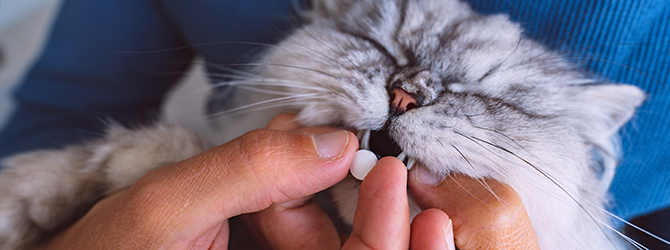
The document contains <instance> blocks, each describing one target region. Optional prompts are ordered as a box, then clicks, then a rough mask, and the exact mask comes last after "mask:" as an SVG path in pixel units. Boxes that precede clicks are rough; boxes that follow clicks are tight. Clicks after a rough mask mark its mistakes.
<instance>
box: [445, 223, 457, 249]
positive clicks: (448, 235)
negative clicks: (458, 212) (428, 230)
mask: <svg viewBox="0 0 670 250" xmlns="http://www.w3.org/2000/svg"><path fill="white" fill-rule="evenodd" d="M444 239H445V240H446V241H447V248H448V249H449V250H456V244H454V226H453V224H452V223H451V219H449V223H448V224H447V227H446V228H445V229H444Z"/></svg>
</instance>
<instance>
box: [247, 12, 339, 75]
mask: <svg viewBox="0 0 670 250" xmlns="http://www.w3.org/2000/svg"><path fill="white" fill-rule="evenodd" d="M252 2H253V3H254V5H256V8H257V9H258V11H260V12H261V14H262V15H263V17H265V20H267V21H268V22H269V23H270V25H272V27H274V28H275V29H276V30H277V31H278V32H279V33H280V34H282V35H283V36H284V38H286V40H289V41H291V42H293V43H295V44H297V45H300V46H301V47H303V48H305V49H307V50H309V51H311V52H313V53H316V54H318V55H321V56H323V57H324V58H327V59H329V60H331V61H333V62H336V61H335V59H333V58H330V57H329V56H327V55H325V54H323V53H321V52H319V51H317V50H315V49H312V48H310V47H308V46H306V45H304V44H301V43H299V42H297V41H296V40H294V39H293V38H292V37H291V36H289V35H287V34H286V33H284V31H282V30H281V29H280V28H279V27H277V26H276V25H275V24H274V23H273V22H272V21H271V20H270V18H269V17H268V16H267V15H266V14H265V12H264V11H263V10H262V9H261V7H260V6H258V3H256V1H254V0H252Z"/></svg>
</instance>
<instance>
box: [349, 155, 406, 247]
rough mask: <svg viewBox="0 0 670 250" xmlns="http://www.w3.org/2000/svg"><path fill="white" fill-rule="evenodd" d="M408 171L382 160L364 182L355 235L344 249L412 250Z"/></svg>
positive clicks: (391, 159)
mask: <svg viewBox="0 0 670 250" xmlns="http://www.w3.org/2000/svg"><path fill="white" fill-rule="evenodd" d="M409 230H410V227H409V205H408V203H407V169H406V168H405V165H404V164H403V163H402V162H401V161H400V160H398V159H397V158H395V157H385V158H382V159H381V160H380V161H379V162H378V163H377V165H375V167H374V168H373V169H372V171H370V173H369V174H368V175H367V176H366V177H365V179H364V180H363V182H362V183H361V188H360V191H359V196H358V206H357V208H356V212H355V214H354V224H353V232H352V233H351V236H350V237H349V239H347V241H346V242H345V243H344V247H343V249H389V250H392V249H403V250H404V249H408V248H409V233H410V232H409Z"/></svg>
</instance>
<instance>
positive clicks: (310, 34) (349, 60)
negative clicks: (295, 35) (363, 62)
mask: <svg viewBox="0 0 670 250" xmlns="http://www.w3.org/2000/svg"><path fill="white" fill-rule="evenodd" d="M284 6H286V2H284ZM286 7H287V8H288V6H286ZM288 13H289V15H291V18H293V21H294V22H295V23H296V24H298V25H299V24H300V23H299V22H298V20H297V19H296V18H295V16H293V13H291V12H290V11H289V12H288ZM299 29H300V30H302V31H303V32H305V34H307V35H308V36H309V37H310V38H312V39H314V41H317V42H318V43H320V44H321V45H323V46H325V47H326V48H328V49H329V50H331V51H333V52H335V53H338V54H339V52H338V51H337V50H335V49H333V48H332V47H330V45H328V44H327V43H324V42H323V41H321V39H318V38H316V37H315V36H314V35H312V33H309V31H307V30H306V29H304V28H303V27H300V28H299ZM345 59H346V60H347V61H348V62H349V63H350V64H351V65H352V66H354V67H355V68H356V69H358V70H359V71H361V72H362V71H363V70H362V69H361V68H360V67H359V66H358V65H357V64H355V63H354V62H353V61H351V59H349V58H345Z"/></svg>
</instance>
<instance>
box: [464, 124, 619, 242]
mask: <svg viewBox="0 0 670 250" xmlns="http://www.w3.org/2000/svg"><path fill="white" fill-rule="evenodd" d="M454 132H455V133H456V134H458V135H461V136H463V137H465V138H467V139H469V140H471V141H480V142H482V143H485V144H487V145H489V146H492V147H494V148H497V149H500V150H502V151H503V152H506V153H508V154H510V155H512V156H514V157H515V158H517V159H519V160H521V161H522V162H524V163H525V164H526V165H528V166H530V167H532V168H533V169H534V170H535V171H537V172H539V173H540V174H542V176H544V177H545V178H547V180H549V181H550V182H552V183H553V184H554V185H555V186H556V187H558V188H559V189H560V190H561V191H562V192H563V193H565V194H566V195H567V196H568V197H569V198H570V199H571V200H572V201H573V202H574V203H575V204H576V205H577V206H579V208H580V209H581V210H582V211H584V213H585V214H586V215H587V216H588V217H589V218H590V219H591V221H593V223H595V225H596V226H597V228H598V229H599V230H600V231H601V232H602V234H603V235H604V236H605V237H607V233H605V231H604V230H603V228H602V227H601V223H598V221H597V220H596V219H595V217H593V215H592V214H591V213H590V212H589V211H588V210H587V209H586V208H585V207H584V205H583V204H581V203H580V202H579V201H577V199H576V198H575V197H574V196H573V195H572V194H570V192H568V191H567V190H566V189H565V188H564V187H563V186H562V185H561V184H560V183H559V181H558V180H557V179H556V178H554V177H552V176H551V175H550V174H549V173H547V172H545V171H544V170H542V169H540V168H539V167H537V166H535V165H534V164H532V163H531V162H529V161H528V160H526V159H524V158H523V157H521V156H519V155H517V154H516V153H514V152H512V151H510V150H508V149H507V148H505V147H502V146H500V145H497V144H495V143H492V142H489V141H487V140H483V139H480V138H478V137H475V136H467V135H464V134H463V133H460V132H457V131H454ZM608 242H609V243H610V245H612V247H613V248H614V249H615V248H616V247H615V246H614V243H612V241H611V240H610V241H608Z"/></svg>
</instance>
